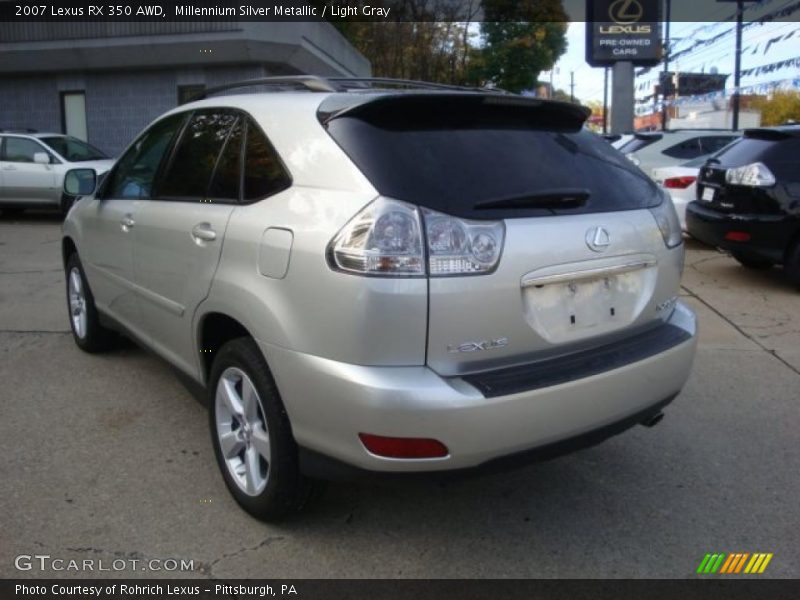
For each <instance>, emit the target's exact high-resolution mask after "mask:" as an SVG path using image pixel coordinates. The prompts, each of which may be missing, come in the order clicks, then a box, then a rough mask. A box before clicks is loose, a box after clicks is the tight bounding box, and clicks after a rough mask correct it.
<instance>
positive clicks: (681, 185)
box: [664, 175, 697, 190]
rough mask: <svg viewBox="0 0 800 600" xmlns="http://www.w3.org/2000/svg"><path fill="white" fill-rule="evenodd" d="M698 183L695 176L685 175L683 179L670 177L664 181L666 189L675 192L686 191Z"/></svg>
mask: <svg viewBox="0 0 800 600" xmlns="http://www.w3.org/2000/svg"><path fill="white" fill-rule="evenodd" d="M695 181H697V177H695V176H694V175H684V176H682V177H670V178H668V179H665V180H664V187H665V188H669V189H674V190H685V189H686V188H688V187H689V186H690V185H692V184H693V183H694V182H695Z"/></svg>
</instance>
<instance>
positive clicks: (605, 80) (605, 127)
mask: <svg viewBox="0 0 800 600" xmlns="http://www.w3.org/2000/svg"><path fill="white" fill-rule="evenodd" d="M603 133H608V67H606V68H605V69H603Z"/></svg>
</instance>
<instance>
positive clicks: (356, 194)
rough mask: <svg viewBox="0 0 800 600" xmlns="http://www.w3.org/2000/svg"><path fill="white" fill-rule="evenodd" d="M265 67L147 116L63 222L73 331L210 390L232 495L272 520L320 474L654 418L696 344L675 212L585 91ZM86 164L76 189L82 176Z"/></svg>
mask: <svg viewBox="0 0 800 600" xmlns="http://www.w3.org/2000/svg"><path fill="white" fill-rule="evenodd" d="M270 84H272V85H271V87H272V88H273V89H275V90H276V91H275V92H272V93H270V92H262V93H253V94H240V95H226V96H220V97H213V96H214V94H215V93H218V92H219V91H227V92H230V91H231V90H232V89H234V88H235V87H236V86H233V85H229V86H224V87H223V88H217V89H216V90H212V91H210V92H208V94H209V95H211V96H212V97H210V98H206V99H203V100H198V101H195V102H192V103H190V104H185V105H182V106H180V107H178V108H176V109H174V110H172V111H170V112H169V113H167V114H166V115H164V116H163V117H160V118H159V119H157V120H156V121H155V122H154V123H153V124H152V125H150V126H149V127H148V128H147V129H146V130H145V131H144V132H143V133H142V134H141V135H140V136H139V137H138V138H137V139H136V140H135V141H134V142H133V144H132V145H131V146H130V147H129V148H128V149H127V150H126V151H125V153H124V154H123V155H122V156H121V158H120V159H119V161H118V162H117V164H116V165H115V166H114V168H113V169H112V170H111V172H110V173H109V175H108V176H107V177H106V179H105V181H104V182H103V183H102V184H101V185H100V187H99V189H98V190H97V192H96V193H95V194H94V195H91V194H90V195H88V196H84V197H82V199H81V200H79V201H78V202H77V203H76V204H75V206H74V207H73V209H72V211H70V213H69V215H68V217H67V219H66V221H65V223H64V237H63V256H64V265H65V269H66V279H67V299H68V306H69V314H70V323H71V327H72V332H73V337H74V339H75V342H76V344H77V345H78V346H79V347H80V348H82V349H83V350H86V351H88V352H97V351H101V350H104V349H106V348H108V346H109V344H110V343H111V342H112V341H113V334H112V330H113V329H117V330H121V331H125V332H127V333H128V334H129V335H131V336H132V337H134V338H135V339H138V340H140V341H141V342H142V343H143V344H144V345H146V346H148V347H150V348H152V349H153V350H154V351H155V352H156V353H158V354H160V355H161V356H163V357H164V358H166V359H167V360H168V361H169V362H170V363H172V364H173V365H175V366H176V367H177V368H178V369H180V370H182V371H184V372H185V373H186V374H187V375H188V376H189V377H191V378H193V379H194V380H195V381H197V382H198V383H200V384H202V385H204V386H205V387H206V389H207V394H208V402H209V408H210V411H209V412H210V417H209V419H210V429H211V438H212V441H213V445H214V451H215V455H216V458H217V461H218V463H219V467H220V470H221V472H222V475H223V477H224V479H225V483H226V484H227V486H228V488H229V490H230V491H231V493H232V494H233V496H234V497H235V498H236V500H237V501H238V502H239V503H240V504H241V505H242V506H243V507H244V508H245V509H246V510H248V511H249V512H251V513H252V514H254V515H256V516H258V517H260V518H264V519H276V518H279V517H280V516H281V515H283V514H285V513H286V512H287V511H289V510H293V509H295V508H296V507H298V506H300V505H302V503H303V502H304V500H305V498H307V496H308V495H309V494H310V493H311V492H310V490H311V489H313V485H312V484H311V483H310V482H311V481H313V479H314V478H336V477H344V476H360V475H368V476H374V475H375V474H378V473H380V474H395V475H403V474H408V473H420V472H427V473H435V474H437V473H442V472H445V471H452V470H459V471H460V470H464V469H471V468H483V469H490V468H495V467H497V466H498V465H504V464H507V463H509V462H515V461H524V460H531V459H533V458H542V457H547V456H552V455H554V454H558V453H562V452H564V451H567V450H569V449H576V448H579V447H583V446H586V445H589V444H592V443H597V442H598V441H600V440H602V439H604V438H606V437H608V436H610V435H613V434H615V433H618V432H620V431H622V430H624V429H626V428H628V427H631V426H633V425H634V424H637V423H644V424H648V425H653V424H655V423H656V422H657V421H658V420H659V419H660V418H661V416H662V412H661V411H662V409H663V407H664V406H665V405H666V404H668V403H669V402H670V401H671V400H672V399H673V398H674V397H675V396H676V395H677V394H678V392H679V391H680V389H681V387H682V386H683V384H684V382H685V381H686V378H687V377H688V375H689V371H690V369H691V364H692V360H693V356H694V351H695V339H696V338H695V333H696V327H695V317H694V314H693V313H692V311H691V310H690V309H689V308H688V307H687V306H686V305H684V304H683V303H681V302H680V301H679V300H678V286H679V280H680V276H681V269H682V266H683V253H684V249H683V245H682V236H681V231H680V226H679V224H678V221H677V216H676V215H675V211H674V209H673V207H672V204H671V203H670V202H669V201H668V200H667V197H666V195H665V194H664V193H663V192H662V191H661V190H659V188H658V186H656V185H655V184H654V183H653V182H652V181H651V180H650V179H649V178H648V177H646V176H645V175H644V173H642V172H641V171H640V170H639V169H637V168H636V167H634V165H633V164H631V163H630V161H628V160H627V159H625V157H623V156H622V155H621V154H619V153H618V152H615V151H610V149H609V147H608V145H607V144H606V143H605V142H604V141H603V140H601V139H600V138H599V137H598V136H596V135H595V134H593V133H591V132H588V131H583V130H582V129H581V126H582V124H583V122H584V120H585V119H586V117H587V116H588V110H587V109H584V108H582V107H579V106H576V105H573V104H568V103H560V102H550V101H542V100H539V99H535V98H524V97H520V96H515V95H511V94H501V93H497V92H488V91H487V92H476V91H464V90H461V89H452V88H442V87H441V86H434V85H432V84H414V85H416V86H418V88H417V89H415V90H413V91H409V90H403V89H400V90H389V89H372V88H366V89H360V90H359V91H351V90H350V88H351V86H353V87H360V88H361V87H363V86H364V85H365V84H364V83H363V81H361V80H359V81H358V82H352V83H348V82H347V81H346V80H327V79H321V78H315V77H302V78H272V79H265V80H260V85H262V86H263V85H267V86H268V87H269V86H270ZM239 85H240V86H244V85H252V83H248V82H245V83H242V84H239ZM290 85H292V86H295V87H296V86H300V85H302V86H307V87H308V88H309V91H285V90H284V91H280V89H281V86H283V87H284V88H285V87H287V86H290ZM374 85H387V84H386V82H385V81H384V80H378V81H376V82H375V84H374ZM405 85H410V84H405ZM428 85H429V87H428ZM77 175H81V176H82V177H83V179H82V180H81V183H80V185H83V183H87V182H88V180H89V179H91V175H92V174H91V172H90V171H89V172H86V171H82V172H80V171H74V172H73V173H72V174H71V176H70V178H68V184H69V185H68V189H67V191H68V192H69V193H71V194H73V195H80V194H85V193H89V192H90V189H91V187H93V185H90V183H91V182H88V183H87V185H86V189H80V186H79V185H78V183H75V182H76V181H78V179H79V178H78V177H77ZM73 184H74V185H73ZM142 199H146V200H147V201H146V202H142V201H141V200H142Z"/></svg>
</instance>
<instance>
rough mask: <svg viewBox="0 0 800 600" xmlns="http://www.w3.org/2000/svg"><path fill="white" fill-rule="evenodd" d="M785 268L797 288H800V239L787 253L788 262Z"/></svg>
mask: <svg viewBox="0 0 800 600" xmlns="http://www.w3.org/2000/svg"><path fill="white" fill-rule="evenodd" d="M783 270H784V271H786V275H787V277H788V278H789V281H790V282H791V283H792V284H793V285H794V286H795V287H797V288H800V240H798V241H797V242H796V243H795V244H794V246H793V247H792V248H791V249H790V250H789V252H787V253H786V262H785V263H784V265H783Z"/></svg>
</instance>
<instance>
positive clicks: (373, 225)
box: [328, 198, 505, 277]
mask: <svg viewBox="0 0 800 600" xmlns="http://www.w3.org/2000/svg"><path fill="white" fill-rule="evenodd" d="M504 240H505V225H504V224H503V222H502V221H473V220H467V219H458V218H456V217H451V216H449V215H445V214H442V213H439V212H436V211H433V210H428V209H421V210H420V209H418V208H417V207H416V206H413V205H411V204H407V203H405V202H400V201H399V200H391V199H389V198H378V199H377V200H375V201H374V202H372V203H371V204H369V205H368V206H366V207H365V208H364V209H363V210H362V211H361V212H359V213H358V214H357V215H356V216H355V217H354V218H353V219H352V220H351V221H350V222H349V223H348V224H347V225H345V227H344V229H342V231H341V232H339V234H337V235H336V237H334V238H333V240H331V243H330V245H329V248H328V256H329V260H330V261H331V263H332V265H333V266H334V267H335V268H338V269H340V270H342V271H347V272H349V273H357V274H361V275H383V276H406V277H421V276H424V275H426V274H429V275H430V276H431V277H441V276H447V275H479V274H482V273H491V272H492V271H494V269H495V268H496V267H497V264H498V262H499V260H500V254H501V253H502V250H503V242H504ZM423 248H424V251H423Z"/></svg>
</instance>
